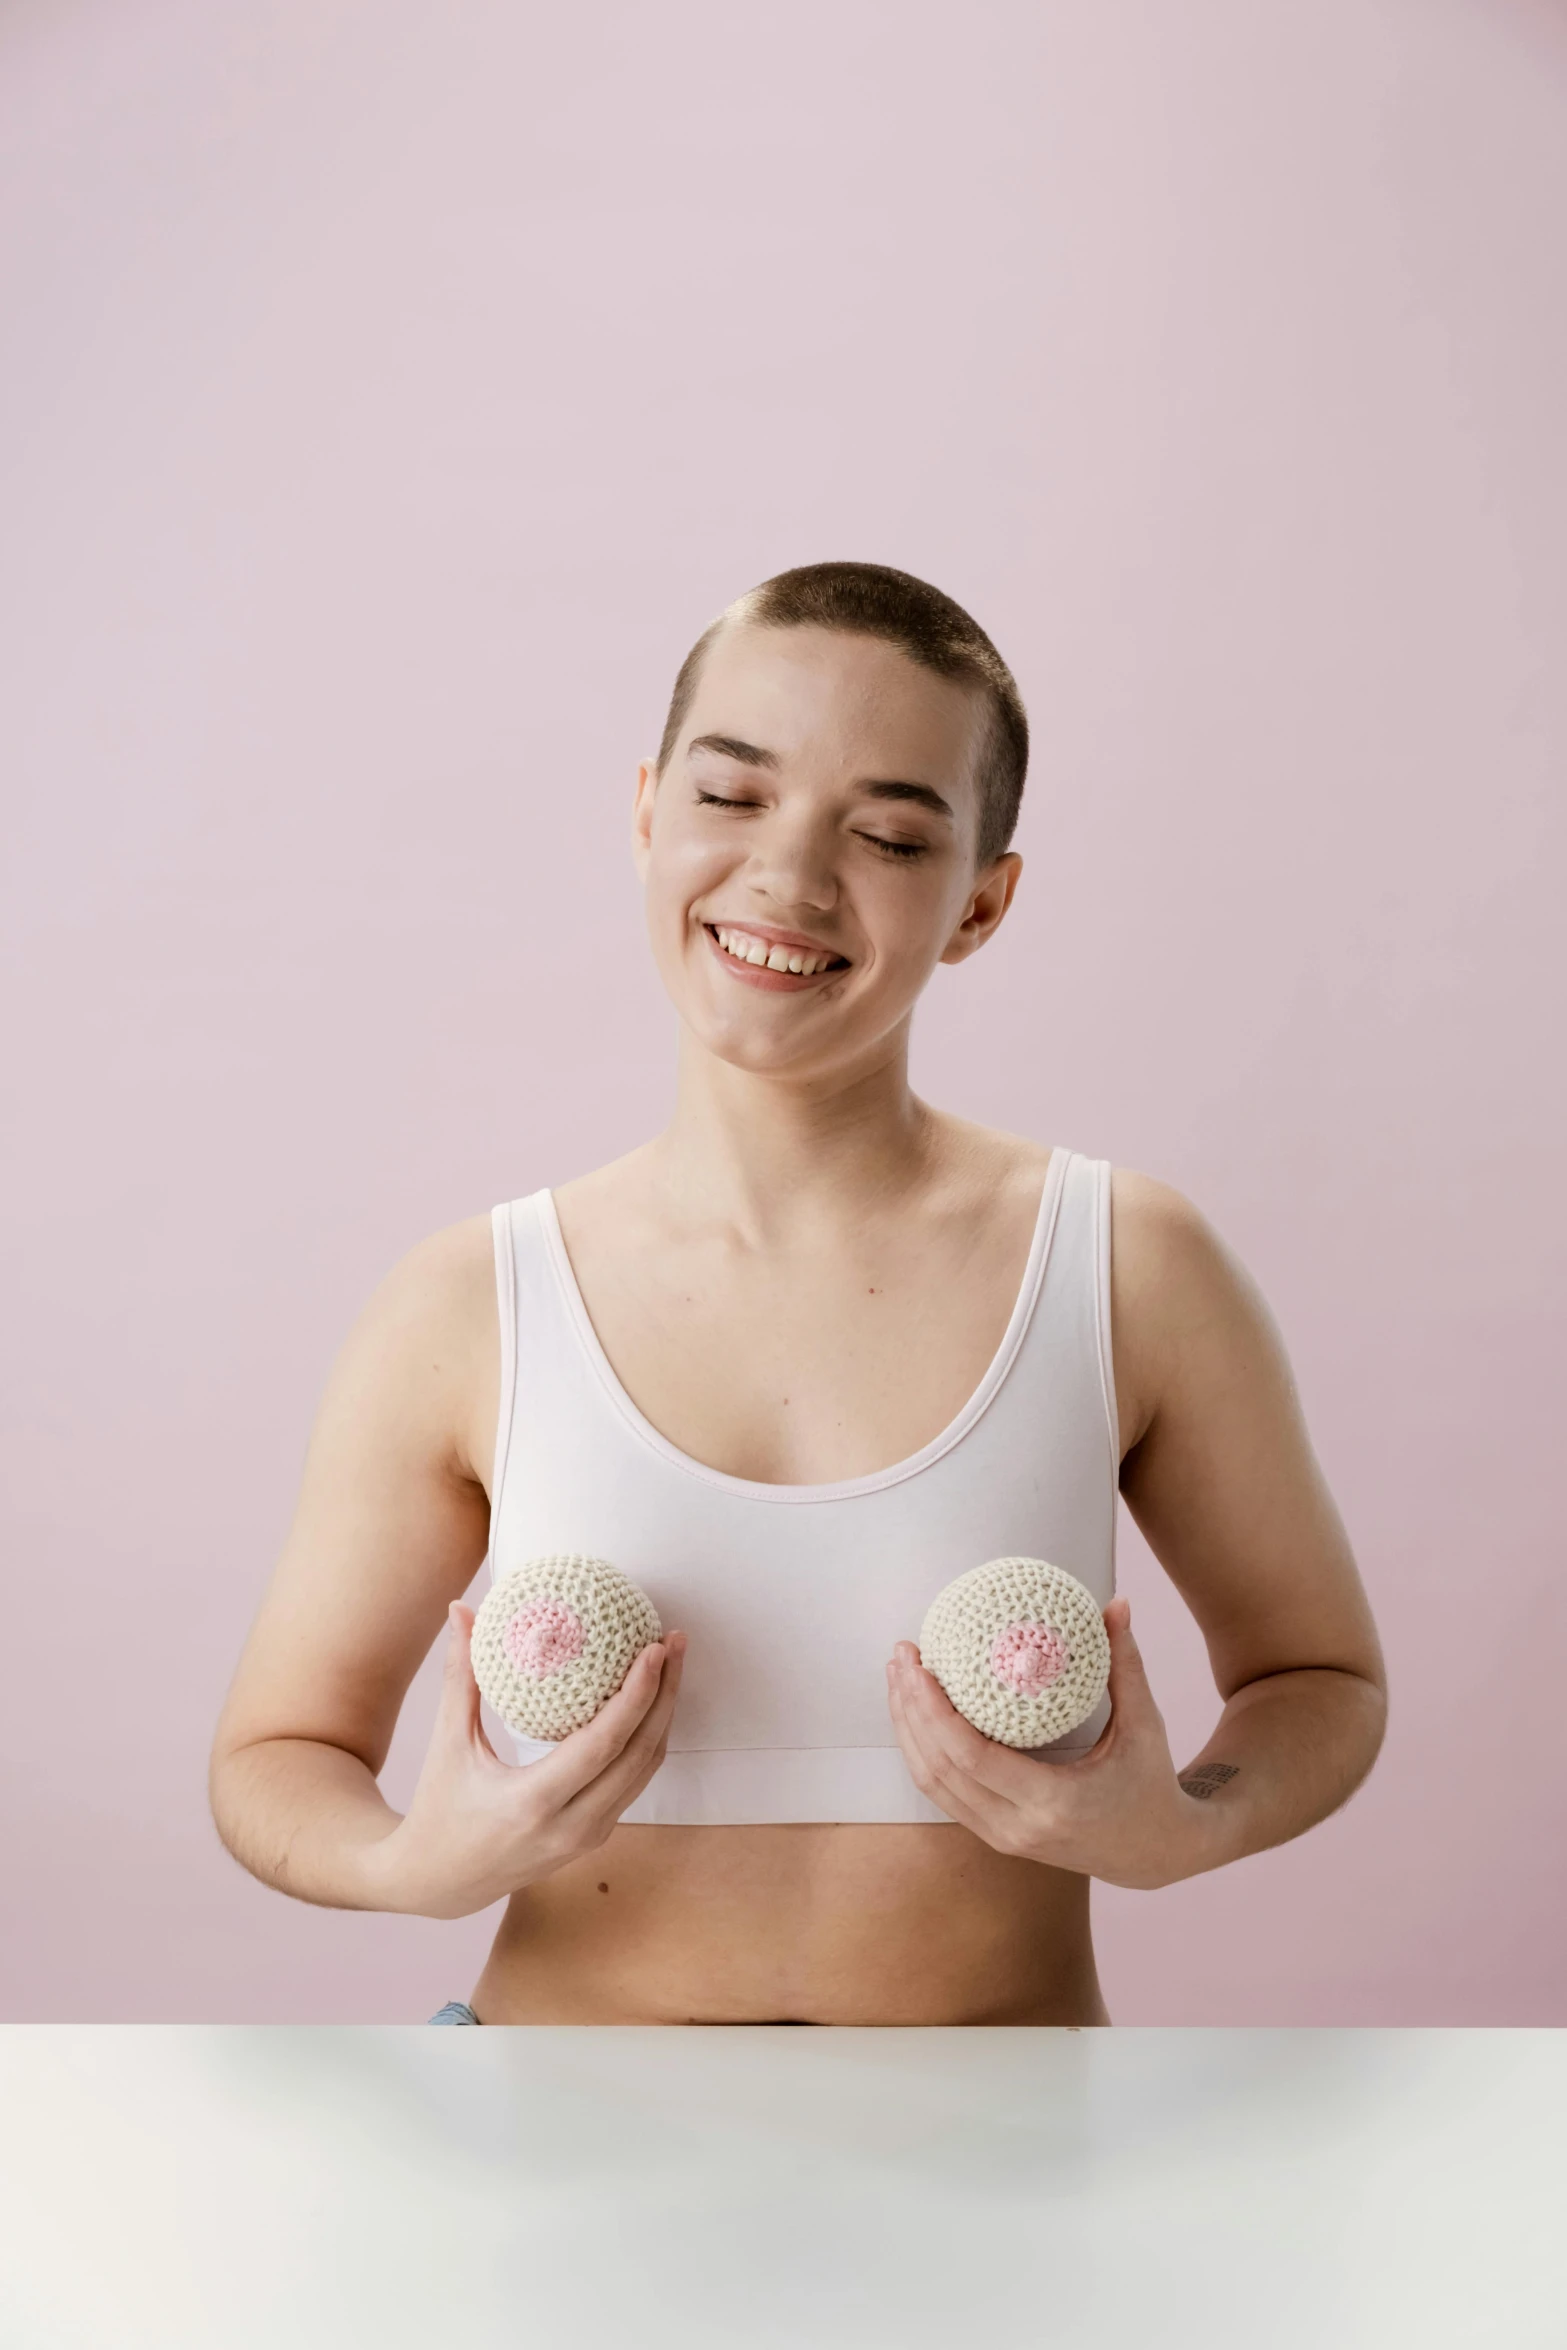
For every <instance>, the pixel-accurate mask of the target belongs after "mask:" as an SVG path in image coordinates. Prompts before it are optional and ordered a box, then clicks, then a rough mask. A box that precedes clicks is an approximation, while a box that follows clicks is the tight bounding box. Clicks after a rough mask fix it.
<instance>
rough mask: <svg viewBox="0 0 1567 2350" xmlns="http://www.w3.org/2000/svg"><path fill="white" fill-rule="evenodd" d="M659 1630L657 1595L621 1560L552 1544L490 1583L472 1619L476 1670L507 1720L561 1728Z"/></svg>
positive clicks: (580, 1717)
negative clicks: (545, 1553)
mask: <svg viewBox="0 0 1567 2350" xmlns="http://www.w3.org/2000/svg"><path fill="white" fill-rule="evenodd" d="M662 1635H663V1627H662V1626H661V1625H660V1623H659V1620H658V1612H657V1610H656V1609H655V1607H654V1605H653V1602H652V1601H651V1600H650V1599H649V1598H648V1595H647V1593H646V1592H645V1591H639V1590H638V1588H637V1586H636V1584H635V1583H633V1582H631V1581H630V1580H629V1578H628V1577H627V1576H625V1575H623V1574H622V1573H621V1572H620V1569H619V1568H618V1567H612V1566H610V1565H609V1563H608V1561H607V1560H605V1559H590V1558H580V1557H578V1556H577V1554H576V1553H575V1552H572V1551H561V1552H556V1553H553V1554H552V1555H551V1556H549V1557H548V1558H536V1559H528V1560H526V1561H525V1562H524V1564H523V1565H522V1566H520V1567H517V1568H515V1569H514V1570H513V1572H512V1573H511V1574H509V1575H503V1576H502V1577H501V1579H500V1581H499V1582H498V1583H492V1584H491V1586H490V1588H489V1590H488V1591H487V1592H486V1593H485V1595H484V1600H483V1603H482V1605H481V1606H480V1607H479V1609H478V1610H477V1612H476V1614H475V1616H474V1619H473V1676H474V1679H475V1680H476V1681H477V1682H478V1684H479V1689H480V1692H481V1694H482V1695H483V1696H484V1697H485V1698H486V1700H487V1701H488V1702H489V1704H490V1705H492V1706H493V1707H494V1709H495V1711H496V1712H497V1713H498V1714H499V1715H500V1717H501V1720H502V1721H503V1722H504V1723H505V1724H506V1726H507V1728H508V1729H510V1730H516V1731H518V1732H519V1733H520V1734H521V1735H522V1736H523V1737H525V1738H565V1737H568V1736H569V1735H570V1733H571V1732H572V1731H573V1730H580V1729H581V1728H582V1725H583V1723H584V1722H591V1721H592V1719H593V1716H594V1715H595V1714H596V1713H597V1712H598V1710H599V1708H600V1706H601V1705H604V1704H606V1703H607V1701H608V1700H609V1699H610V1698H612V1697H613V1696H614V1694H615V1692H616V1690H617V1689H618V1688H619V1687H620V1684H621V1682H622V1681H624V1679H625V1677H626V1675H627V1673H628V1672H629V1671H630V1670H631V1667H632V1665H633V1663H634V1662H635V1660H636V1658H637V1656H638V1655H639V1654H640V1652H641V1651H642V1650H643V1649H644V1648H645V1647H646V1646H647V1644H648V1642H649V1641H650V1640H658V1639H660V1638H662Z"/></svg>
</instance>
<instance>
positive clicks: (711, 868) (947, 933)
mask: <svg viewBox="0 0 1567 2350" xmlns="http://www.w3.org/2000/svg"><path fill="white" fill-rule="evenodd" d="M984 723H985V708H984V704H983V702H982V701H981V699H980V697H979V696H978V695H977V694H976V693H975V692H974V690H973V689H972V688H970V687H968V686H966V685H963V684H960V683H957V682H955V681H953V680H949V679H947V678H942V677H937V676H935V675H933V674H932V672H930V671H929V670H926V669H922V668H921V667H920V666H919V665H918V664H917V663H916V662H914V661H911V660H910V659H909V658H908V656H907V654H905V653H903V652H901V651H899V649H898V648H897V647H896V646H895V645H889V644H883V643H881V642H880V641H879V640H878V639H876V638H873V637H858V636H842V635H839V634H838V633H836V632H835V631H832V630H827V629H817V628H756V627H747V626H744V625H734V626H730V627H726V628H725V629H724V630H723V631H722V632H721V633H720V635H719V636H718V638H717V639H716V641H715V642H714V643H713V644H712V645H711V646H710V647H709V649H708V653H707V658H706V661H705V664H704V666H703V669H702V673H701V676H700V679H699V681H698V684H697V688H696V692H695V694H694V695H693V697H692V702H691V708H690V710H689V711H688V713H687V716H686V721H685V724H684V726H683V727H682V729H681V734H680V739H679V741H678V742H677V744H676V745H675V748H674V751H673V753H672V754H671V757H670V760H669V764H668V766H667V767H666V768H665V771H664V773H663V775H662V777H659V776H657V775H655V773H654V771H653V769H652V767H651V766H650V765H648V764H644V765H643V766H642V767H641V768H640V769H639V771H638V777H637V798H636V810H635V817H634V825H633V841H634V849H635V855H636V860H637V868H638V871H639V873H640V874H641V877H642V882H643V887H644V892H645V897H646V904H647V920H648V930H649V935H650V937H651V940H652V944H653V952H654V956H655V958H656V960H657V962H658V967H659V971H660V973H661V975H662V977H663V980H664V984H665V986H666V987H667V988H668V990H669V993H670V995H671V996H672V998H673V999H674V1003H675V1006H676V1009H677V1010H678V1012H679V1013H680V1016H681V1019H682V1020H683V1022H684V1023H685V1025H686V1027H687V1029H688V1030H689V1031H690V1032H691V1034H692V1035H693V1036H694V1037H695V1038H696V1039H697V1040H698V1041H699V1042H700V1043H702V1044H704V1045H705V1046H706V1047H707V1048H708V1049H709V1050H710V1051H711V1052H713V1053H715V1054H716V1055H717V1056H718V1057H719V1058H720V1059H722V1060H725V1061H728V1062H730V1063H732V1064H734V1065H736V1066H738V1067H742V1068H746V1069H750V1070H754V1071H756V1072H757V1073H759V1074H774V1075H779V1076H784V1075H790V1076H797V1077H808V1076H813V1075H826V1074H829V1073H834V1072H837V1073H844V1072H849V1071H852V1070H853V1069H854V1067H855V1066H856V1065H865V1066H869V1065H871V1064H872V1063H873V1062H874V1061H875V1060H876V1059H877V1058H879V1057H881V1056H882V1055H884V1054H885V1051H886V1049H887V1048H888V1045H889V1043H892V1042H894V1041H896V1040H897V1039H898V1038H900V1037H901V1036H902V1035H903V1034H905V1033H906V1030H907V1025H908V1021H909V1017H910V1014H911V1013H912V1010H913V1007H914V1003H915V999H916V998H917V997H918V995H919V993H920V990H921V989H922V988H923V987H924V985H925V982H926V980H927V979H928V978H929V977H930V975H931V972H932V971H933V970H934V969H935V967H936V965H937V964H938V963H960V962H962V961H963V960H964V959H965V958H966V957H967V956H969V955H971V954H973V953H974V952H975V950H976V948H978V947H980V946H982V945H983V943H984V941H985V940H986V939H987V938H988V937H989V936H990V934H991V932H992V931H993V930H994V929H995V928H996V926H997V924H998V923H999V922H1000V920H1001V918H1002V915H1003V914H1004V913H1005V912H1006V909H1007V907H1008V905H1009V904H1010V902H1011V898H1012V892H1013V890H1014V889H1015V887H1016V885H1017V877H1018V874H1019V872H1020V871H1021V870H1022V860H1021V858H1019V857H1017V856H1016V855H1013V854H1008V855H1006V856H1004V857H1001V858H998V859H997V860H996V862H995V863H994V864H992V865H990V866H988V867H987V868H986V869H985V870H984V871H982V872H981V871H979V870H978V869H977V867H976V856H975V844H976V839H977V834H978V824H979V796H978V789H977V783H976V778H975V765H976V753H977V751H978V749H979V747H980V743H981V741H982V737H983V728H984Z"/></svg>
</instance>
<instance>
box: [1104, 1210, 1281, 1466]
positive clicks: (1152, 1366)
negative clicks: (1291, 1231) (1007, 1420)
mask: <svg viewBox="0 0 1567 2350" xmlns="http://www.w3.org/2000/svg"><path fill="white" fill-rule="evenodd" d="M1110 1220H1111V1250H1110V1261H1111V1315H1112V1325H1113V1331H1112V1344H1113V1351H1114V1357H1115V1367H1116V1388H1117V1392H1118V1398H1119V1402H1120V1406H1121V1428H1122V1441H1123V1444H1124V1445H1125V1448H1126V1450H1127V1451H1130V1450H1131V1449H1132V1447H1133V1446H1134V1445H1135V1444H1136V1443H1137V1442H1138V1440H1139V1438H1140V1437H1141V1436H1142V1435H1143V1434H1144V1433H1146V1431H1147V1429H1148V1427H1149V1425H1150V1423H1151V1421H1152V1419H1153V1417H1154V1414H1155V1412H1156V1411H1157V1410H1158V1408H1159V1407H1160V1405H1161V1404H1162V1403H1166V1402H1168V1401H1169V1400H1170V1398H1171V1397H1172V1395H1173V1394H1174V1393H1175V1391H1176V1390H1177V1389H1178V1388H1179V1387H1180V1386H1182V1385H1189V1384H1190V1383H1191V1382H1192V1380H1193V1379H1194V1378H1201V1379H1204V1380H1212V1379H1220V1380H1223V1379H1231V1378H1246V1377H1248V1376H1255V1375H1257V1374H1258V1373H1261V1372H1264V1371H1272V1372H1274V1373H1275V1374H1276V1373H1277V1372H1278V1370H1279V1369H1280V1367H1281V1365H1282V1348H1281V1346H1280V1342H1279V1336H1278V1331H1277V1328H1276V1326H1275V1324H1274V1321H1273V1317H1272V1315H1271V1313H1270V1312H1269V1309H1268V1306H1267V1302H1266V1300H1265V1299H1264V1297H1263V1295H1262V1292H1261V1291H1260V1289H1259V1288H1258V1287H1257V1284H1256V1282H1255V1281H1254V1280H1253V1279H1252V1276H1251V1275H1250V1273H1249V1272H1248V1271H1247V1269H1246V1267H1245V1266H1244V1265H1243V1264H1242V1262H1241V1260H1240V1258H1239V1257H1238V1256H1237V1255H1236V1253H1235V1251H1234V1250H1233V1249H1232V1248H1231V1247H1230V1246H1229V1244H1228V1243H1227V1242H1226V1241H1225V1240H1224V1239H1223V1238H1222V1237H1221V1236H1220V1234H1219V1233H1218V1232H1217V1231H1215V1229H1214V1227H1213V1225H1212V1224H1211V1223H1210V1222H1209V1220H1208V1218H1207V1217H1206V1216H1205V1215H1204V1214H1203V1212H1202V1210H1201V1209H1200V1208H1199V1207H1197V1206H1196V1204H1195V1203H1194V1202H1193V1201H1192V1200H1190V1199H1188V1198H1187V1197H1186V1195H1185V1193H1184V1192H1181V1191H1178V1190H1176V1188H1175V1186H1174V1185H1173V1184H1169V1183H1163V1182H1161V1181H1160V1180H1159V1179H1158V1178H1157V1177H1156V1176H1153V1175H1145V1174H1142V1173H1141V1172H1139V1171H1138V1170H1136V1169H1134V1168H1130V1167H1117V1168H1115V1169H1114V1170H1113V1172H1112V1175H1111V1182H1110ZM1286 1376H1287V1373H1286Z"/></svg>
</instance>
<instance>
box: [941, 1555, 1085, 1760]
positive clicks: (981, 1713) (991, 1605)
mask: <svg viewBox="0 0 1567 2350" xmlns="http://www.w3.org/2000/svg"><path fill="white" fill-rule="evenodd" d="M920 1663H921V1664H922V1665H923V1666H924V1667H925V1670H926V1671H927V1672H928V1673H930V1674H932V1675H933V1676H934V1677H935V1679H936V1680H938V1681H939V1682H940V1683H941V1686H942V1688H943V1689H944V1690H945V1691H946V1693H947V1695H948V1697H949V1698H950V1699H951V1700H952V1703H953V1705H954V1706H956V1708H957V1710H958V1712H959V1713H960V1714H962V1715H963V1717H964V1719H965V1720H966V1721H970V1722H972V1723H973V1725H974V1727H975V1729H976V1730H983V1732H984V1733H985V1736H986V1737H987V1738H994V1739H995V1740H996V1741H997V1742H998V1744H1000V1745H1002V1746H1047V1745H1048V1744H1049V1743H1050V1741H1051V1740H1052V1739H1053V1738H1061V1737H1064V1736H1065V1734H1066V1732H1067V1731H1068V1730H1075V1729H1076V1727H1077V1725H1078V1723H1079V1722H1082V1721H1086V1720H1087V1718H1088V1716H1089V1715H1090V1714H1091V1713H1092V1712H1093V1710H1094V1708H1095V1706H1096V1705H1097V1704H1098V1703H1099V1700H1100V1698H1101V1697H1103V1695H1104V1693H1105V1684H1106V1682H1107V1681H1108V1679H1109V1677H1110V1638H1109V1634H1108V1633H1107V1632H1106V1631H1105V1627H1104V1618H1103V1616H1102V1615H1101V1614H1100V1612H1099V1605H1098V1602H1097V1601H1096V1600H1095V1598H1094V1595H1093V1593H1092V1592H1091V1591H1089V1590H1087V1589H1086V1588H1085V1587H1084V1585H1083V1584H1081V1583H1079V1581H1078V1579H1077V1577H1076V1576H1075V1575H1069V1574H1068V1573H1067V1571H1066V1569H1065V1567H1052V1566H1050V1565H1049V1564H1048V1563H1047V1561H1045V1560H1044V1559H991V1560H990V1562H989V1563H988V1565H986V1566H983V1567H971V1568H970V1569H969V1571H968V1573H967V1574H966V1575H959V1576H958V1577H957V1579H956V1581H955V1582H952V1583H949V1584H948V1585H947V1587H946V1589H945V1590H944V1591H938V1592H937V1594H936V1596H935V1598H934V1599H933V1600H932V1601H931V1603H930V1606H929V1608H928V1609H927V1610H926V1614H925V1621H924V1623H923V1624H922V1625H921V1627H920Z"/></svg>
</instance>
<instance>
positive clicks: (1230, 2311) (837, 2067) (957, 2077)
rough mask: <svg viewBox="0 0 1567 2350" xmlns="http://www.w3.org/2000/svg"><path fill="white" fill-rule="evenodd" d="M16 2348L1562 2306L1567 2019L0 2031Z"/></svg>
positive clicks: (0, 2198)
mask: <svg viewBox="0 0 1567 2350" xmlns="http://www.w3.org/2000/svg"><path fill="white" fill-rule="evenodd" d="M0 2340H3V2342H4V2344H5V2350H63V2346H65V2345H70V2346H71V2350H78V2346H80V2350H191V2346H195V2345H200V2346H201V2350H208V2346H209V2345H210V2346H212V2350H257V2346H260V2345H266V2346H267V2350H272V2346H273V2345H277V2346H278V2350H283V2346H284V2345H287V2346H288V2350H316V2346H317V2345H321V2346H322V2350H325V2346H326V2345H331V2350H358V2346H359V2345H361V2344H365V2345H374V2350H402V2346H403V2345H404V2344H414V2343H419V2344H429V2345H440V2346H441V2350H448V2346H449V2345H460V2346H468V2345H472V2346H474V2350H491V2346H492V2345H493V2346H495V2350H500V2346H501V2345H503V2344H504V2345H506V2350H513V2346H514V2345H519V2344H522V2345H527V2344H535V2343H536V2344H539V2345H541V2346H542V2345H545V2344H548V2345H551V2346H552V2350H554V2346H556V2345H559V2346H561V2350H568V2346H569V2350H596V2346H597V2345H598V2344H600V2343H605V2344H609V2343H614V2344H624V2345H627V2346H628V2350H636V2346H637V2345H653V2346H655V2350H662V2346H663V2345H665V2344H669V2345H676V2344H678V2345H680V2346H681V2350H707V2346H708V2345H712V2346H714V2350H717V2346H719V2345H722V2346H723V2350H837V2346H838V2345H840V2344H841V2345H845V2346H849V2345H852V2346H853V2350H882V2346H883V2345H886V2346H888V2350H891V2346H893V2345H898V2346H899V2350H904V2346H909V2345H924V2344H927V2343H932V2344H934V2343H942V2344H948V2345H952V2346H953V2350H959V2346H961V2350H973V2346H975V2345H979V2344H983V2345H986V2350H988V2346H989V2345H990V2344H993V2343H994V2344H996V2345H998V2346H999V2345H1000V2344H1002V2343H1010V2342H1015V2343H1018V2344H1027V2345H1029V2346H1032V2345H1035V2344H1039V2345H1046V2344H1051V2345H1053V2344H1062V2345H1076V2344H1083V2345H1085V2346H1087V2345H1092V2346H1093V2350H1119V2346H1120V2345H1122V2344H1132V2343H1136V2344H1138V2345H1140V2346H1142V2350H1184V2346H1185V2345H1187V2344H1190V2345H1192V2350H1198V2346H1199V2345H1200V2346H1201V2350H1229V2346H1230V2345H1232V2344H1233V2345H1235V2346H1236V2350H1240V2346H1241V2345H1244V2346H1245V2350H1296V2346H1297V2345H1298V2346H1300V2350H1306V2346H1307V2345H1309V2346H1310V2350H1360V2346H1361V2345H1365V2350H1372V2346H1373V2345H1374V2346H1375V2350H1405V2346H1408V2350H1447V2346H1448V2345H1456V2344H1464V2345H1470V2344H1474V2345H1480V2344H1484V2345H1487V2346H1488V2350H1491V2346H1495V2350H1534V2346H1535V2345H1540V2346H1542V2350H1544V2346H1546V2345H1549V2350H1563V2345H1567V2033H1557V2032H1531V2031H1516V2032H1503V2031H1498V2032H1472V2031H1453V2032H1431V2031H1411V2032H1391V2031H1360V2032H1347V2031H1345V2032H1339V2031H1233V2032H1216V2031H1208V2032H1203V2031H1137V2030H1128V2029H1125V2028H1119V2029H1115V2030H1110V2031H1098V2032H1095V2031H1085V2032H1064V2031H1044V2030H967V2031H842V2030H839V2031H832V2030H829V2031H811V2030H800V2029H797V2028H789V2027H786V2026H760V2027H738V2028H731V2029H702V2028H698V2029H682V2030H679V2031H675V2030H646V2031H644V2030H626V2029H619V2030H616V2029H529V2030H511V2031H501V2030H495V2029H480V2030H477V2031H473V2030H455V2031H452V2030H431V2029H429V2028H428V2027H426V2026H413V2027H403V2028H384V2029H383V2028H377V2027H364V2028H357V2029H356V2028H339V2027H326V2026H323V2027H319V2028H315V2029H296V2028H292V2027H273V2028H270V2029H268V2028H265V2027H257V2028H249V2027H228V2026H168V2027H163V2026H141V2027H123V2028H122V2027H106V2026H97V2027H93V2026H80V2027H78V2026H69V2025H57V2026H28V2025H13V2026H10V2027H8V2028H6V2029H5V2030H3V2031H0Z"/></svg>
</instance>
